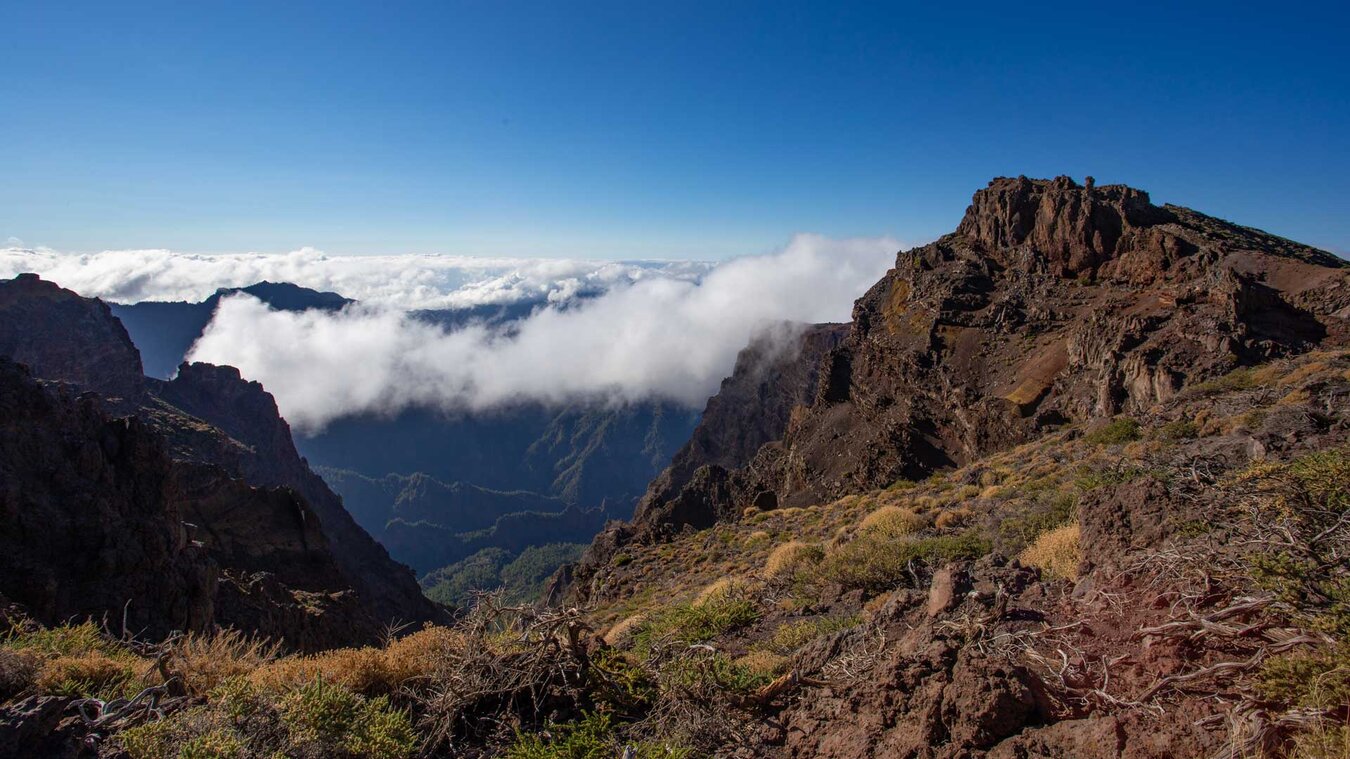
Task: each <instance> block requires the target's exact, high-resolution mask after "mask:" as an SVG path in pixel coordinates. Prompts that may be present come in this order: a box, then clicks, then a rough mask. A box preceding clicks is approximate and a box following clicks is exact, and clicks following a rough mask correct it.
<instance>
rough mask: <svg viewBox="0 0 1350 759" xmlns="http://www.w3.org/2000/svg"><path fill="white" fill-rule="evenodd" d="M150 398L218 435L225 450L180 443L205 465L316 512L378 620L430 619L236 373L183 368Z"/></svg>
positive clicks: (403, 572) (272, 408) (428, 606)
mask: <svg viewBox="0 0 1350 759" xmlns="http://www.w3.org/2000/svg"><path fill="white" fill-rule="evenodd" d="M155 391H156V393H157V395H158V396H159V397H160V398H161V399H163V400H164V401H166V402H168V403H169V404H171V405H173V406H174V407H176V408H178V409H181V410H182V411H184V412H186V413H187V414H189V415H191V416H192V417H195V418H197V419H200V420H203V421H205V422H207V423H208V424H210V425H211V426H212V427H215V428H216V429H218V430H220V431H221V432H224V433H225V436H227V438H228V440H229V441H230V442H231V443H234V442H237V443H240V444H242V447H236V448H230V447H229V446H228V445H227V444H226V443H224V442H222V441H220V440H219V439H217V440H215V441H213V443H212V444H209V445H198V446H185V447H186V448H187V449H188V450H193V449H195V450H197V451H198V452H199V454H201V455H204V456H205V458H206V459H207V460H209V461H212V463H219V462H220V461H229V462H230V464H231V465H232V467H227V468H237V471H238V472H239V474H240V476H242V477H243V479H245V480H246V481H248V482H251V483H256V484H259V485H266V486H273V487H287V488H291V489H293V490H294V491H295V492H296V493H298V494H300V495H301V496H302V497H303V498H304V500H305V501H306V502H307V503H308V504H309V506H310V508H312V509H313V510H314V513H315V514H317V515H318V518H319V522H320V524H321V525H322V530H323V534H324V536H325V537H326V538H327V540H328V541H329V543H330V544H331V546H332V550H333V556H334V558H335V559H336V561H337V563H338V565H339V566H340V567H341V568H342V570H343V573H344V574H345V576H346V577H347V578H348V580H349V581H350V582H351V584H352V586H353V587H354V588H355V589H356V591H357V592H358V594H359V595H360V596H361V598H362V599H363V600H364V601H365V602H367V603H369V604H371V605H372V606H373V613H374V614H375V616H376V617H377V618H379V619H383V620H395V619H397V620H400V621H420V620H428V619H435V618H437V617H438V616H439V612H438V610H437V608H436V606H435V604H433V603H431V602H430V601H428V600H427V599H426V597H425V596H423V595H422V591H421V589H420V588H419V587H418V585H417V582H416V578H414V576H413V574H412V571H411V570H409V569H408V568H407V567H405V566H403V565H401V564H398V563H397V562H395V561H394V560H393V559H391V558H389V552H388V551H386V550H385V549H384V547H383V546H381V545H380V544H379V543H377V542H375V540H374V539H373V538H371V537H370V535H369V534H368V533H366V531H365V530H362V529H361V527H360V526H359V525H357V524H356V522H355V520H353V519H352V517H351V514H348V513H347V510H346V508H344V507H343V505H342V500H341V499H340V498H338V497H337V495H336V494H334V493H333V491H332V490H331V489H329V487H328V485H327V484H325V483H324V481H323V480H322V479H321V478H320V477H319V476H318V475H316V474H314V472H313V471H311V470H310V468H309V465H308V464H307V463H306V462H305V460H304V459H302V458H300V454H299V453H297V452H296V450H295V444H294V442H293V441H292V439H291V430H290V426H289V425H288V424H286V420H285V419H282V418H281V414H280V413H279V412H278V411H277V405H276V401H275V399H273V398H272V395H271V394H270V393H268V392H267V391H266V390H264V389H263V386H262V385H260V384H258V383H257V382H249V381H246V380H244V379H243V378H241V377H240V375H239V370H238V369H235V368H234V367H229V366H213V365H211V364H184V365H183V366H182V367H180V368H179V370H178V376H176V377H175V378H174V379H173V380H172V381H171V382H167V383H159V382H156V383H155Z"/></svg>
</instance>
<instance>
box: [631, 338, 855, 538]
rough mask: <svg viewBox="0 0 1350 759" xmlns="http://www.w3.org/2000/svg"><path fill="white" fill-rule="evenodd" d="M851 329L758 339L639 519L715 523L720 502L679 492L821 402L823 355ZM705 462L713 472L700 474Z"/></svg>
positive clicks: (650, 491) (744, 457) (743, 457)
mask: <svg viewBox="0 0 1350 759" xmlns="http://www.w3.org/2000/svg"><path fill="white" fill-rule="evenodd" d="M847 330H848V327H847V325H844V324H816V325H810V326H806V325H783V327H782V328H780V329H777V330H770V331H768V332H766V333H763V334H761V335H760V336H758V337H757V338H755V340H754V341H752V342H751V343H750V345H749V346H747V347H746V348H744V349H743V350H742V351H741V352H740V354H739V355H737V357H736V366H735V368H734V369H733V371H732V373H731V376H729V377H727V378H726V379H724V380H722V387H721V389H719V390H718V392H717V394H716V395H714V396H713V397H711V398H709V399H708V405H707V406H706V407H705V408H704V410H703V416H702V417H701V419H700V421H699V424H698V427H696V428H695V429H694V433H693V435H692V436H691V437H690V438H689V442H687V443H685V445H684V447H683V448H681V449H680V450H679V452H677V453H676V454H675V457H674V459H672V460H671V463H670V466H668V467H666V469H665V470H664V471H662V472H661V474H660V475H658V476H657V477H656V479H655V480H653V481H652V483H651V485H649V486H648V488H647V493H646V495H645V496H643V499H642V501H641V502H640V503H639V504H638V508H637V513H636V515H635V517H634V521H638V522H648V523H679V524H693V525H694V526H696V527H706V526H708V525H709V524H711V523H712V521H714V520H715V519H716V514H715V513H714V512H715V510H716V507H715V506H711V507H709V508H702V507H700V506H698V505H697V504H694V503H688V502H682V501H680V498H679V496H680V492H681V491H682V490H683V489H684V488H685V486H686V485H688V484H689V482H690V481H691V480H692V479H694V478H695V477H697V476H701V477H703V478H704V479H705V480H709V481H711V480H713V479H716V478H718V477H722V476H724V475H725V471H726V470H731V469H736V468H737V467H741V466H744V465H745V464H747V463H748V462H749V461H750V460H751V459H752V458H754V456H755V454H756V453H758V452H759V449H760V448H761V447H763V446H764V445H765V444H767V443H770V442H772V441H775V440H778V439H780V438H781V437H782V436H783V432H784V431H785V430H786V429H787V425H788V421H789V420H790V419H791V418H792V415H793V414H794V413H801V412H804V411H805V407H807V406H809V405H810V404H811V403H812V402H813V400H814V399H815V396H816V388H817V386H818V385H819V383H820V366H821V359H822V358H823V357H824V356H825V355H826V354H827V353H828V352H830V351H831V350H833V349H834V348H835V347H837V346H838V345H839V343H840V342H841V341H842V340H843V339H844V336H845V335H846V334H847ZM705 466H706V467H712V468H713V469H711V470H710V471H709V472H708V473H705V474H702V475H700V474H699V469H701V468H702V467H705ZM716 470H722V471H721V472H718V471H716ZM697 491H698V488H696V489H695V492H697ZM690 495H691V496H694V495H695V493H693V492H691V494H690ZM703 500H706V499H703ZM682 506H683V508H682ZM676 512H679V513H676Z"/></svg>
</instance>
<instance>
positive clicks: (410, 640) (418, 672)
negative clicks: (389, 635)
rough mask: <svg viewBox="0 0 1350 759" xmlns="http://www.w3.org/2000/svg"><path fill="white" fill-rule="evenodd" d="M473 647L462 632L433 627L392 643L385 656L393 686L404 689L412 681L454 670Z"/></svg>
mask: <svg viewBox="0 0 1350 759" xmlns="http://www.w3.org/2000/svg"><path fill="white" fill-rule="evenodd" d="M468 644H469V641H468V638H467V637H466V636H465V634H464V633H463V632H461V631H459V630H455V629H453V628H450V627H442V626H439V625H433V626H430V627H427V628H425V629H422V630H419V631H417V632H415V633H413V634H412V635H406V636H404V637H402V638H399V639H398V640H395V641H392V642H390V643H389V645H388V646H387V647H385V651H384V655H385V660H386V662H387V672H388V674H389V676H390V684H391V685H401V684H402V683H404V682H406V681H407V680H409V679H410V678H414V677H418V676H426V675H436V674H440V673H441V672H442V671H444V670H445V668H446V667H449V666H453V665H454V663H455V662H457V661H458V660H459V659H460V658H461V655H462V652H463V651H464V648H465V646H467V645H468Z"/></svg>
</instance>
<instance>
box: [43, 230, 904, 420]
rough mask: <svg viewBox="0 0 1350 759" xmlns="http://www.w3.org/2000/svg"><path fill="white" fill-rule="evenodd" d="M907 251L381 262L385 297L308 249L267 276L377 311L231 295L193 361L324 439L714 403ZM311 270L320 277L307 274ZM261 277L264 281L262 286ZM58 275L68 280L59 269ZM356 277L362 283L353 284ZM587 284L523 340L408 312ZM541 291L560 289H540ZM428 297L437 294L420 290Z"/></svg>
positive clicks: (158, 261) (843, 315)
mask: <svg viewBox="0 0 1350 759" xmlns="http://www.w3.org/2000/svg"><path fill="white" fill-rule="evenodd" d="M899 247H900V243H899V242H897V241H896V240H892V239H889V238H881V239H855V240H831V239H827V238H823V237H819V236H815V235H799V236H798V237H796V238H794V239H793V240H792V242H791V243H790V244H789V245H788V246H787V247H785V248H784V249H783V250H781V251H779V252H777V253H773V254H770V255H765V256H755V257H747V258H740V259H734V260H731V261H727V262H725V263H722V264H719V265H717V266H716V267H715V268H711V270H709V267H706V266H703V265H699V264H688V265H672V267H673V268H658V269H646V268H643V267H641V266H636V267H635V265H632V264H605V265H601V266H599V267H595V266H579V265H578V264H577V263H576V262H569V261H530V262H523V263H522V262H511V263H509V264H507V263H504V262H493V263H491V264H483V265H482V271H487V270H490V269H493V268H494V267H497V266H501V267H506V268H508V270H507V271H503V272H498V273H495V274H491V275H481V276H477V275H468V276H466V275H465V274H464V272H465V271H466V270H467V268H466V265H465V264H463V263H461V264H460V268H457V269H434V270H433V271H432V273H427V270H426V269H417V268H416V267H412V266H411V264H412V263H413V262H414V261H420V259H419V258H414V257H399V258H394V259H389V258H385V259H379V260H380V261H381V262H382V265H383V268H382V269H381V270H379V271H378V272H377V273H378V274H379V275H380V276H382V277H383V278H384V279H388V280H394V281H395V284H390V285H388V286H387V287H385V286H382V285H381V282H380V278H379V277H377V276H375V274H376V272H371V271H369V270H367V269H366V268H364V267H365V266H369V264H362V265H358V266H357V267H356V268H355V269H344V268H343V265H344V263H343V262H345V261H347V259H322V258H317V256H318V254H315V253H312V252H304V251H302V252H299V253H295V254H292V258H289V259H288V260H287V262H286V263H284V264H282V263H279V262H271V263H269V264H268V265H267V268H268V271H269V273H268V274H267V275H266V277H265V278H268V279H281V280H287V281H293V282H298V283H299V284H304V285H307V286H310V287H315V286H316V281H315V276H316V275H314V274H313V271H314V268H313V266H312V265H313V264H314V262H315V261H316V260H317V261H320V262H321V264H320V265H319V266H318V269H319V270H320V271H323V272H326V274H325V275H324V276H326V277H328V279H326V280H324V283H322V284H320V285H318V286H320V287H321V288H322V289H333V290H337V291H338V292H342V293H343V294H344V295H349V296H355V297H357V298H359V299H360V300H362V301H363V303H361V304H359V305H357V306H353V307H349V308H348V309H346V310H344V311H342V312H339V313H336V314H334V313H328V312H317V311H312V312H305V313H289V312H278V311H272V310H270V309H268V308H267V307H266V306H265V305H263V304H262V303H260V302H259V301H257V300H255V299H253V298H250V297H247V296H238V297H234V298H229V299H226V300H225V301H224V302H223V303H222V304H221V307H220V309H219V311H218V312H217V314H216V317H215V319H214V321H213V322H212V323H211V324H210V325H209V327H208V328H207V331H206V333H205V334H204V335H203V337H202V338H201V340H200V341H198V343H197V345H196V346H194V348H193V350H192V353H191V356H190V358H191V359H192V360H195V361H208V362H211V363H217V364H230V365H233V366H236V367H238V368H239V369H240V371H241V372H242V373H243V374H244V376H245V377H248V378H250V379H255V380H259V381H261V382H262V383H263V385H264V386H265V387H266V388H267V389H268V390H270V391H271V392H272V393H273V394H274V395H275V396H276V398H277V402H278V404H279V405H280V406H281V410H282V413H283V414H284V415H285V416H286V418H287V419H288V420H290V422H291V423H292V424H293V425H295V426H296V427H297V428H298V429H300V430H302V431H311V432H312V431H315V430H318V429H321V428H322V427H323V426H324V425H325V424H327V423H328V422H330V421H332V420H334V419H336V418H338V417H341V416H345V415H349V414H353V413H394V412H396V411H398V410H400V409H403V408H406V407H409V406H431V407H439V408H445V409H475V410H476V409H484V408H491V407H494V406H500V405H503V404H508V403H511V402H514V401H519V400H533V401H542V402H550V401H563V400H572V399H576V398H595V399H603V400H607V401H613V402H624V401H632V400H640V399H647V398H664V399H669V400H673V401H677V402H680V403H684V404H687V405H689V406H701V404H702V403H703V402H704V400H705V399H706V398H707V397H708V396H709V395H710V394H712V393H713V392H715V391H716V389H717V385H718V383H719V382H720V381H721V379H722V378H723V377H724V376H725V375H726V374H728V373H729V372H730V370H731V367H732V365H733V363H734V361H735V356H736V353H737V352H738V351H739V350H740V349H741V348H742V347H744V346H745V345H746V344H747V342H748V341H749V339H750V338H751V337H752V336H753V335H754V334H756V333H758V332H760V331H762V330H764V329H766V328H767V327H770V326H772V325H775V324H777V323H780V322H782V321H785V320H786V321H796V322H822V321H843V320H847V319H848V318H849V314H850V311H851V307H852V304H853V301H854V300H855V299H856V298H857V297H858V296H859V295H861V294H862V293H863V292H864V291H865V290H866V289H867V288H868V287H869V286H871V285H872V284H873V283H874V282H875V281H876V280H877V279H878V278H879V277H880V276H881V275H882V274H883V273H884V272H885V271H886V269H887V268H889V267H890V266H891V264H892V263H893V261H894V255H895V251H896V250H898V249H899ZM172 255H173V254H163V255H162V256H161V257H159V258H155V257H154V256H144V257H143V258H144V260H146V261H150V260H154V261H155V263H154V264H153V265H152V266H151V267H150V268H156V269H157V270H158V271H159V272H163V271H165V270H169V271H178V272H183V271H187V270H190V269H191V266H189V265H186V264H184V263H183V262H174V261H169V262H168V263H167V264H166V261H165V259H166V258H167V257H171V256H172ZM238 263H239V262H238V261H236V262H235V264H236V265H238ZM306 263H308V264H310V265H311V268H308V269H306V267H305V266H304V264H306ZM401 265H409V269H406V270H405V269H402V268H400V266H401ZM287 266H290V267H293V268H291V269H289V270H287V269H286V267H287ZM511 267H514V268H511ZM97 268H98V267H90V270H91V271H92V270H96V269H97ZM77 270H78V269H77ZM305 272H308V274H309V276H310V278H309V279H306V278H305V277H304V276H301V274H303V273H305ZM353 272H359V274H356V273H353ZM705 272H706V273H705ZM699 275H703V276H701V277H700V276H699ZM44 276H46V275H45V274H44ZM108 276H109V277H110V279H109V280H107V281H106V282H103V284H104V285H105V286H106V287H110V288H112V287H116V284H115V281H116V280H115V279H113V278H112V277H113V275H111V274H109V275H108ZM195 276H196V277H197V278H198V279H199V280H205V279H206V277H205V276H204V275H201V274H196V275H195ZM249 276H250V277H251V278H252V279H251V281H256V280H257V279H259V278H263V277H260V276H259V275H258V274H250V275H249ZM424 276H425V277H426V278H427V279H426V280H423V279H422V277H424ZM444 277H463V278H464V282H463V284H461V285H460V286H459V287H458V289H454V290H450V291H447V290H446V289H444V288H447V287H448V285H447V283H446V282H444V281H440V280H439V279H438V278H444ZM53 278H54V279H56V281H58V282H61V281H62V280H61V279H60V276H59V275H56V274H53ZM92 279H93V278H91V280H92ZM189 279H192V277H185V278H184V280H185V282H186V280H189ZM246 279H247V277H246ZM235 281H236V282H237V281H238V280H235ZM356 282H359V283H362V287H363V288H364V289H359V288H356V287H353V286H352V285H353V283H356ZM540 283H548V284H547V285H546V286H545V285H541V284H540ZM62 284H66V285H67V286H71V284H70V283H69V282H62ZM587 284H596V285H603V286H604V287H605V288H606V292H605V293H604V294H603V295H601V296H599V297H596V298H593V299H589V300H586V301H582V302H580V304H579V305H574V306H573V307H571V308H568V309H566V310H559V309H552V308H550V309H544V310H541V311H539V312H537V313H536V314H534V315H533V316H531V317H530V318H529V319H527V320H525V321H523V322H521V323H518V324H517V325H516V327H517V328H516V329H515V330H513V331H512V333H511V334H509V335H507V334H503V333H500V332H495V331H492V330H490V329H488V328H486V327H483V326H481V325H473V326H469V327H467V328H463V329H459V330H455V331H446V330H444V329H441V328H439V327H436V326H432V325H428V324H425V323H422V322H419V321H417V320H415V319H412V318H410V317H408V316H407V315H406V314H405V313H403V312H402V311H401V310H400V308H407V307H409V306H411V305H420V306H425V305H428V304H429V303H436V302H446V299H450V300H451V302H457V303H459V304H469V303H478V302H502V301H503V300H506V299H510V298H513V297H515V294H517V293H520V292H522V291H528V292H536V293H537V294H542V295H548V294H549V293H551V292H555V291H557V292H562V293H566V292H568V291H571V292H575V291H576V290H578V289H580V288H582V287H583V286H585V285H587ZM181 286H182V287H187V286H188V285H187V284H186V283H185V284H183V285H181ZM541 286H545V287H546V288H547V287H552V288H555V289H554V290H549V289H545V290H542V291H540V290H538V288H539V287H541ZM134 287H135V288H138V290H137V291H138V292H139V291H141V290H144V289H147V288H150V289H152V288H154V287H162V286H160V285H152V284H150V283H149V281H148V280H147V281H146V282H144V283H142V284H137V285H135V286H134ZM381 287H384V289H381ZM423 287H425V288H426V292H428V293H438V294H437V295H434V296H433V295H425V296H424V295H420V294H419V293H421V292H422V290H421V289H420V288H423ZM74 289H77V290H78V289H80V288H79V287H78V286H75V287H74ZM374 293H393V294H394V295H391V296H389V297H386V298H381V297H375V296H374V295H373V294H374ZM86 294H91V293H86ZM437 298H439V299H441V300H440V301H438V300H437ZM390 304H393V305H390ZM395 306H398V307H400V308H396V307H395Z"/></svg>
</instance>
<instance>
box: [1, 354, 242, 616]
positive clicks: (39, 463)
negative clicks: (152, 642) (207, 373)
mask: <svg viewBox="0 0 1350 759" xmlns="http://www.w3.org/2000/svg"><path fill="white" fill-rule="evenodd" d="M170 469H171V467H170V462H169V459H168V457H167V456H165V455H164V451H163V449H162V447H161V446H160V445H159V444H158V440H157V438H156V436H155V435H154V433H153V432H151V431H150V430H148V429H146V426H145V425H144V424H143V423H141V422H140V421H138V420H136V419H113V418H110V417H109V416H108V415H107V414H106V413H104V412H103V410H102V409H101V408H99V405H98V404H97V403H95V402H94V401H92V400H89V399H87V398H80V397H77V396H76V394H75V392H74V391H73V390H72V389H71V388H69V387H57V388H53V389H44V388H43V387H42V386H41V385H39V384H38V382H37V381H35V380H34V379H33V378H32V377H31V376H30V375H29V373H28V371H27V370H26V369H25V368H24V367H22V366H19V365H17V364H14V363H13V362H11V361H9V360H7V359H0V543H3V546H0V569H2V570H3V571H0V577H3V578H4V591H3V592H4V594H5V595H6V596H8V597H9V598H11V599H12V600H14V601H17V602H19V603H22V604H24V605H25V606H27V607H28V608H29V609H30V610H31V612H32V613H33V614H34V615H35V616H36V617H38V618H39V619H42V620H46V621H51V622H56V621H61V620H64V619H66V618H68V617H71V616H90V615H92V616H101V615H103V614H104V613H108V614H109V617H110V618H111V619H114V620H118V621H120V619H121V613H122V609H123V605H124V604H126V603H127V602H128V601H132V602H133V603H132V604H131V605H130V606H128V607H126V612H127V621H128V623H129V625H130V626H131V627H132V629H142V628H144V629H147V630H149V631H151V632H152V633H154V634H159V635H163V634H165V633H167V632H169V631H170V630H173V629H197V628H200V627H202V626H204V625H206V624H209V623H210V622H211V621H212V620H213V618H214V614H213V608H212V605H213V604H212V599H213V595H214V589H215V584H216V574H217V573H216V567H215V566H214V564H213V563H212V562H211V561H210V560H209V558H208V556H207V551H206V550H205V549H204V548H203V547H201V546H199V545H197V544H194V543H193V542H191V541H190V540H189V538H188V535H187V528H186V527H185V526H184V522H185V521H186V516H185V514H184V511H183V508H182V504H181V503H180V502H178V501H177V500H176V499H175V498H174V497H173V491H174V484H173V482H172V479H173V478H172V475H171V471H170Z"/></svg>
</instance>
